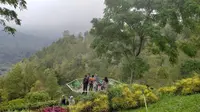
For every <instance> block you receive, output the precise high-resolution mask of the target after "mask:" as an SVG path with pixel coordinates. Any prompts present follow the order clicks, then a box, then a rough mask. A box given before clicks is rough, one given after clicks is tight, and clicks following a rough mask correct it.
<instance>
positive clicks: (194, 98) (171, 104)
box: [122, 94, 200, 112]
mask: <svg viewBox="0 0 200 112" xmlns="http://www.w3.org/2000/svg"><path fill="white" fill-rule="evenodd" d="M199 100H200V94H195V95H190V96H165V97H163V98H162V99H161V100H160V101H158V102H157V103H155V104H152V105H148V111H149V112H199V111H200V108H199V107H200V103H199ZM122 112H146V109H145V108H140V109H134V110H127V111H122Z"/></svg>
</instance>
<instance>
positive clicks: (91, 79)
mask: <svg viewBox="0 0 200 112" xmlns="http://www.w3.org/2000/svg"><path fill="white" fill-rule="evenodd" d="M94 81H95V79H94V75H92V77H90V78H89V85H90V87H89V91H92V90H93V84H94Z"/></svg>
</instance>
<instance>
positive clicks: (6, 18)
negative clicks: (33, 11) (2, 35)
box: [0, 0, 26, 34]
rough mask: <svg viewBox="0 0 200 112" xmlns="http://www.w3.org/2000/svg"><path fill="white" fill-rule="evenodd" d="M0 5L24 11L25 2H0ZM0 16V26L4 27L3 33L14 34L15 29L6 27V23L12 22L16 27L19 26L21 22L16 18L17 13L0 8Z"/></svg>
mask: <svg viewBox="0 0 200 112" xmlns="http://www.w3.org/2000/svg"><path fill="white" fill-rule="evenodd" d="M0 4H3V5H10V6H12V7H14V8H15V9H16V8H20V9H26V1H25V0H1V1H0ZM0 15H1V17H3V18H2V19H0V24H1V25H2V26H3V27H4V31H6V32H9V33H12V34H14V33H15V31H16V30H15V29H14V28H12V27H10V26H7V24H6V22H10V21H14V22H15V23H16V24H17V25H21V20H20V19H19V18H18V15H17V13H16V12H15V11H14V10H11V9H8V8H5V7H2V6H1V7H0Z"/></svg>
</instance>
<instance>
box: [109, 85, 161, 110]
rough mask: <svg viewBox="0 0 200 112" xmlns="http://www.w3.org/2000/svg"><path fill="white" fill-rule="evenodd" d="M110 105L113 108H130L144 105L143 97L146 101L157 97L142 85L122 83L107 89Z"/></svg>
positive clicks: (155, 99)
mask: <svg viewBox="0 0 200 112" xmlns="http://www.w3.org/2000/svg"><path fill="white" fill-rule="evenodd" d="M108 92H109V93H108V95H109V96H108V97H109V99H110V103H111V104H110V106H111V108H112V109H114V110H121V109H131V108H137V107H141V106H144V97H143V95H144V96H145V98H146V101H147V103H154V102H156V101H157V100H158V97H157V96H156V95H155V94H154V93H153V92H152V91H151V90H149V89H148V88H147V87H146V86H144V85H139V84H133V85H127V84H122V85H118V86H115V87H113V88H111V89H109V91H108Z"/></svg>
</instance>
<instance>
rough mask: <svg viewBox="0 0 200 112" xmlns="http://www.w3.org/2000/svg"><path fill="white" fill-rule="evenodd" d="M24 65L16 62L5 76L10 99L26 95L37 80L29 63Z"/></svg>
mask: <svg viewBox="0 0 200 112" xmlns="http://www.w3.org/2000/svg"><path fill="white" fill-rule="evenodd" d="M23 67H24V65H23V64H22V63H18V64H16V65H15V66H14V67H13V69H12V70H11V71H10V72H8V74H7V75H6V77H5V88H6V90H7V92H8V96H9V99H15V98H22V97H24V96H25V94H27V93H28V92H29V91H30V89H31V87H32V85H33V83H34V82H35V77H34V75H33V72H32V70H31V68H29V65H27V66H26V65H25V68H23Z"/></svg>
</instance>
